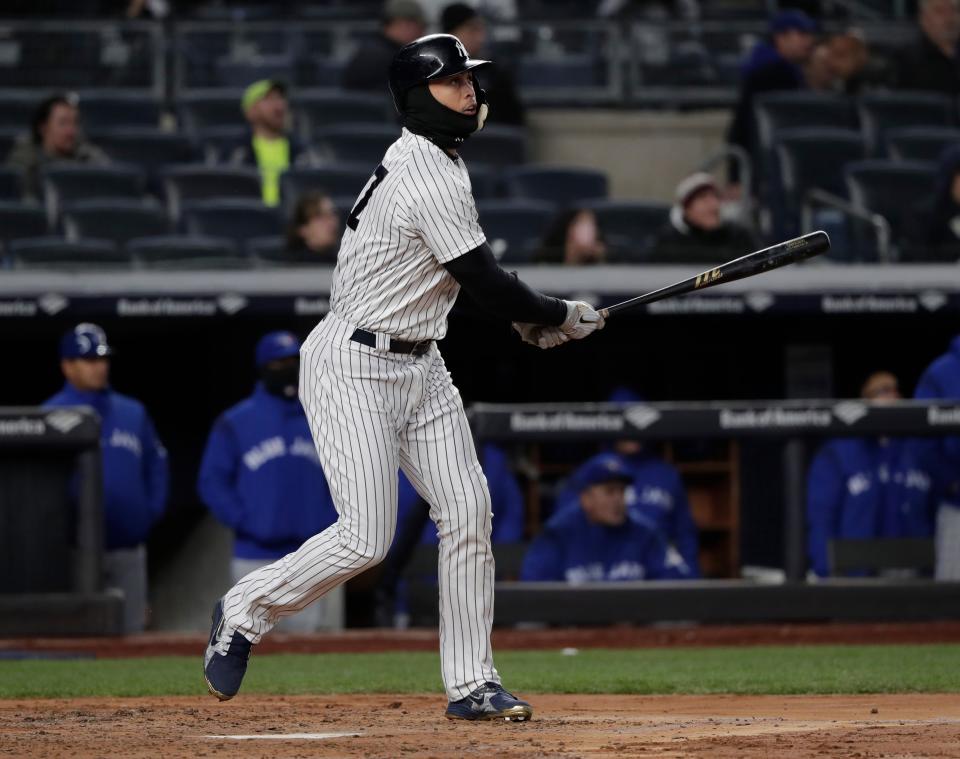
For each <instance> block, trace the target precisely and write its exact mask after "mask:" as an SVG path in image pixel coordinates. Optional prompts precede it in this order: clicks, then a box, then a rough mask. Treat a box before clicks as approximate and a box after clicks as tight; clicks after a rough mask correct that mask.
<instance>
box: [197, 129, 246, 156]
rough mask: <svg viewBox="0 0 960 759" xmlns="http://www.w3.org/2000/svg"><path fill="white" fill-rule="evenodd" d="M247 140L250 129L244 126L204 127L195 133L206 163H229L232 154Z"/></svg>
mask: <svg viewBox="0 0 960 759" xmlns="http://www.w3.org/2000/svg"><path fill="white" fill-rule="evenodd" d="M248 139H250V128H249V127H248V126H247V125H246V124H234V125H232V126H216V127H204V128H203V129H201V130H200V131H199V132H198V133H197V141H198V142H199V143H200V146H201V148H202V152H203V160H204V161H205V162H206V163H231V162H232V156H233V152H234V151H235V150H236V149H237V147H239V146H240V145H241V144H243V143H244V142H245V141H246V140H248Z"/></svg>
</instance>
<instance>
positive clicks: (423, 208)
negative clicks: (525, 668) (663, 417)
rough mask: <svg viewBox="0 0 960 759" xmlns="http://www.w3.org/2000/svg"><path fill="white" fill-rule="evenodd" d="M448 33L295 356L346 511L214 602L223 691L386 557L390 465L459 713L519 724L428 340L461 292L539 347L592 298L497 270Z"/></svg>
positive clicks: (480, 523) (481, 537)
mask: <svg viewBox="0 0 960 759" xmlns="http://www.w3.org/2000/svg"><path fill="white" fill-rule="evenodd" d="M488 63H489V61H482V60H474V59H471V58H470V57H469V56H468V55H467V52H466V50H465V49H464V47H463V45H462V44H461V42H460V40H458V39H457V38H456V37H453V36H451V35H447V34H435V35H431V36H427V37H422V38H421V39H418V40H416V41H414V42H412V43H410V44H409V45H407V46H406V47H404V48H402V49H401V50H400V51H399V52H398V53H397V55H396V57H395V58H394V60H393V62H392V64H391V66H390V91H391V94H392V95H393V100H394V103H395V105H396V108H397V111H398V112H399V113H400V116H401V118H402V122H403V131H402V134H401V136H400V139H398V140H397V141H396V142H395V143H393V145H391V146H390V148H389V149H388V150H387V152H386V155H385V156H384V158H383V162H382V163H381V164H380V165H379V166H378V167H377V169H376V171H375V172H374V174H373V176H372V177H371V178H370V180H369V181H368V182H367V184H366V185H365V187H364V188H363V190H362V191H361V193H360V196H359V198H358V200H357V202H356V204H355V205H354V207H353V210H352V211H351V212H350V215H349V217H348V219H347V230H346V232H345V233H344V237H343V242H342V245H341V248H340V253H339V256H338V260H337V266H336V269H335V270H334V275H333V283H332V286H331V294H330V313H329V314H327V316H326V317H325V318H324V319H323V321H321V322H320V323H319V324H318V325H317V326H316V327H315V328H314V330H313V332H311V333H310V335H309V337H308V338H307V339H306V341H305V342H304V344H303V346H302V347H301V349H300V356H301V369H300V400H301V402H302V403H303V407H304V409H305V411H306V414H307V419H308V420H309V422H310V428H311V432H312V434H313V440H314V444H315V445H316V448H317V452H318V454H319V456H320V461H321V463H322V465H323V470H324V473H325V474H326V476H327V480H328V482H329V485H330V492H331V495H332V496H333V501H334V505H335V506H336V509H337V513H338V515H339V518H338V520H337V522H336V523H335V524H334V525H332V526H331V527H329V528H328V529H326V530H324V531H323V532H321V533H320V534H319V535H315V536H314V537H312V538H310V539H309V540H308V541H307V542H306V543H304V544H303V545H302V546H301V547H300V548H299V549H298V550H296V551H294V552H293V553H291V554H288V555H286V556H284V557H283V558H282V559H279V560H278V561H276V562H274V563H273V564H269V565H267V566H265V567H262V568H260V569H258V570H256V571H254V572H251V573H250V574H248V575H246V576H245V577H243V578H242V579H241V580H240V581H239V582H238V583H237V584H236V585H234V586H233V587H232V588H231V589H230V590H228V591H227V592H226V594H225V595H224V596H223V597H222V598H221V599H220V600H219V601H218V602H217V603H216V605H215V606H214V611H213V625H212V629H211V633H210V641H209V644H208V646H207V649H206V654H205V657H204V675H205V678H206V681H207V685H208V687H209V690H210V691H211V693H213V694H214V695H216V696H217V697H218V698H220V699H221V700H225V699H229V698H232V697H233V696H234V695H236V693H237V691H238V690H239V688H240V683H241V681H242V679H243V676H244V673H245V672H246V668H247V662H248V659H249V655H250V650H251V647H252V646H254V645H256V644H257V643H258V642H259V641H260V639H261V638H262V637H263V636H264V635H265V634H266V633H267V632H269V631H270V629H271V628H272V627H273V626H274V625H275V624H276V622H277V620H278V619H279V618H280V617H284V616H286V615H289V614H294V613H296V612H298V611H300V610H301V609H303V608H304V607H305V606H307V605H308V604H310V603H312V602H313V601H315V600H317V599H318V598H320V597H321V596H323V595H324V594H325V593H328V592H329V591H330V590H331V589H332V588H334V587H336V586H337V585H339V584H340V583H342V582H344V581H345V580H348V579H350V578H351V577H353V576H355V575H357V574H358V573H360V572H362V571H364V570H365V569H367V568H369V567H371V566H373V565H374V564H376V563H377V562H379V561H381V560H382V559H383V558H384V556H386V554H387V550H388V549H389V547H390V543H391V541H392V539H393V534H394V530H395V528H396V521H397V472H398V469H399V468H402V469H403V471H404V472H405V473H406V474H407V477H408V478H409V479H410V482H411V483H413V485H414V487H416V489H417V490H418V492H419V493H420V495H422V496H423V498H424V500H426V501H427V502H428V503H429V504H430V517H431V518H432V519H433V521H434V522H435V523H436V525H437V530H438V532H439V535H440V557H439V567H438V575H439V578H438V579H439V589H440V659H441V668H442V675H443V682H444V686H445V689H446V693H447V697H448V700H449V703H448V705H447V710H446V716H447V717H449V718H451V719H467V720H477V719H506V720H517V721H522V720H529V719H530V718H531V717H532V715H533V709H532V707H531V706H530V704H528V703H527V702H525V701H521V700H520V699H518V698H516V697H515V696H513V695H512V694H510V693H509V692H507V691H506V690H504V688H503V687H502V685H501V684H500V676H499V675H498V674H497V670H496V668H495V667H494V665H493V652H492V650H491V646H490V628H491V624H492V622H493V583H494V573H493V555H492V553H491V549H490V532H491V517H492V514H491V510H490V494H489V492H488V490H487V482H486V479H485V478H484V475H483V471H482V470H481V468H480V464H479V463H478V461H477V452H476V450H474V445H473V439H472V437H471V434H470V429H469V427H468V424H467V419H466V415H465V414H464V410H463V404H462V402H461V400H460V394H459V393H458V392H457V389H456V388H455V387H454V385H453V383H452V381H451V379H450V374H449V373H448V372H447V369H446V366H445V365H444V362H443V358H442V356H441V355H440V351H439V350H438V348H437V345H436V341H437V340H439V339H441V338H442V337H443V336H444V335H445V334H446V331H447V315H448V314H449V312H450V309H451V308H452V306H453V303H454V300H455V299H456V297H457V293H458V292H459V290H460V288H463V289H464V290H465V291H466V292H467V293H468V294H469V295H470V296H471V297H472V298H473V299H475V300H476V301H477V302H478V303H479V304H481V305H483V306H485V307H487V308H488V309H489V310H490V311H492V312H494V313H496V314H499V315H501V316H506V317H507V318H509V319H510V320H511V321H512V322H514V328H515V329H516V330H517V331H518V332H519V333H520V336H521V338H522V339H523V340H524V341H525V342H528V343H531V344H533V345H537V346H539V347H540V348H551V347H555V346H558V345H560V344H562V343H564V342H566V341H568V340H571V339H573V340H578V339H582V338H585V337H587V336H588V335H590V334H592V333H593V332H594V331H596V330H598V329H601V328H602V327H603V324H604V320H603V318H602V317H601V316H600V314H598V313H597V312H596V311H595V310H594V309H593V308H592V307H591V306H590V305H589V304H587V303H583V302H574V301H564V300H559V299H557V298H551V297H548V296H546V295H542V294H540V293H538V292H536V291H534V290H532V289H531V288H529V287H527V286H526V285H525V284H523V283H522V282H520V281H519V280H518V279H517V277H516V275H511V274H507V273H506V272H504V271H503V270H502V269H501V268H500V267H499V266H498V265H497V263H496V261H495V259H494V257H493V254H492V252H491V250H490V247H489V246H488V245H487V242H486V238H485V237H484V234H483V230H482V229H481V228H480V225H479V224H478V222H477V210H476V205H475V203H474V200H473V195H472V193H471V187H470V176H469V175H468V173H467V169H466V167H465V166H464V165H463V161H462V160H460V158H459V157H458V155H457V148H458V147H459V146H460V145H461V144H462V143H463V141H464V140H466V139H467V138H468V137H469V136H470V135H471V134H473V133H474V132H476V131H478V130H479V129H480V128H482V127H483V122H484V120H485V118H486V116H487V104H486V102H485V98H484V92H483V90H482V89H480V86H479V83H478V80H477V75H476V72H477V70H478V69H480V68H482V67H483V66H485V65H487V64H488Z"/></svg>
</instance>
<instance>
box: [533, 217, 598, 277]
mask: <svg viewBox="0 0 960 759" xmlns="http://www.w3.org/2000/svg"><path fill="white" fill-rule="evenodd" d="M606 255H607V244H606V242H604V239H603V233H602V231H601V230H600V226H599V225H598V224H597V215H596V214H595V213H594V212H593V211H591V210H590V209H588V208H571V209H568V210H566V211H563V212H561V213H560V214H558V215H557V217H556V218H555V219H554V220H553V223H552V224H551V225H550V226H549V227H548V228H547V232H546V234H544V236H543V242H542V243H541V245H540V250H539V251H537V255H536V260H537V261H538V262H539V263H544V264H565V265H567V266H580V265H583V264H598V263H603V261H604V259H605V258H606Z"/></svg>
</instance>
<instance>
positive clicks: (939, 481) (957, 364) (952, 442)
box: [913, 335, 960, 581]
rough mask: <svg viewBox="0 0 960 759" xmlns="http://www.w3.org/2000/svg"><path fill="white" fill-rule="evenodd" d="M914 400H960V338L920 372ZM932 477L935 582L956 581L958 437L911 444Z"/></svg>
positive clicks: (959, 561)
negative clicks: (935, 547) (934, 506)
mask: <svg viewBox="0 0 960 759" xmlns="http://www.w3.org/2000/svg"><path fill="white" fill-rule="evenodd" d="M914 398H917V399H920V400H934V399H939V398H942V399H944V400H946V401H951V402H954V403H955V402H957V401H960V335H957V336H956V337H955V338H953V341H952V342H951V343H950V349H949V350H948V351H947V352H946V353H944V354H943V355H942V356H940V357H938V358H937V359H935V360H934V361H933V363H931V364H930V366H928V367H927V368H926V370H924V372H923V374H922V375H921V377H920V381H919V382H918V383H917V389H916V392H915V393H914ZM913 445H914V447H915V448H916V450H917V452H918V455H919V456H921V457H922V460H924V461H925V462H929V465H930V466H931V468H932V469H933V470H934V472H935V474H936V477H935V481H936V495H935V505H936V508H937V515H936V545H937V560H936V561H937V563H936V573H935V576H936V578H937V579H938V580H952V581H958V580H960V436H958V435H951V436H947V437H941V438H925V439H923V440H915V441H913Z"/></svg>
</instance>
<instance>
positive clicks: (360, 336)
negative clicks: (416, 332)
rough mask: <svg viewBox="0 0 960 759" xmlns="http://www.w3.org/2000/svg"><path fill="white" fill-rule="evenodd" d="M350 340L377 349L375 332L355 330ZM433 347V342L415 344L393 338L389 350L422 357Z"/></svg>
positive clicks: (424, 341)
mask: <svg viewBox="0 0 960 759" xmlns="http://www.w3.org/2000/svg"><path fill="white" fill-rule="evenodd" d="M350 339H351V340H353V342H355V343H360V344H361V345H366V346H369V347H370V348H376V347H377V336H376V335H375V334H373V332H367V330H365V329H359V328H357V329H355V330H354V331H353V334H352V335H350ZM431 345H433V340H418V341H417V342H415V343H410V342H407V341H406V340H394V339H393V338H392V337H391V338H390V348H389V349H388V350H389V351H390V352H391V353H412V354H413V355H414V356H422V355H423V354H424V353H426V352H427V351H428V350H430V346H431Z"/></svg>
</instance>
